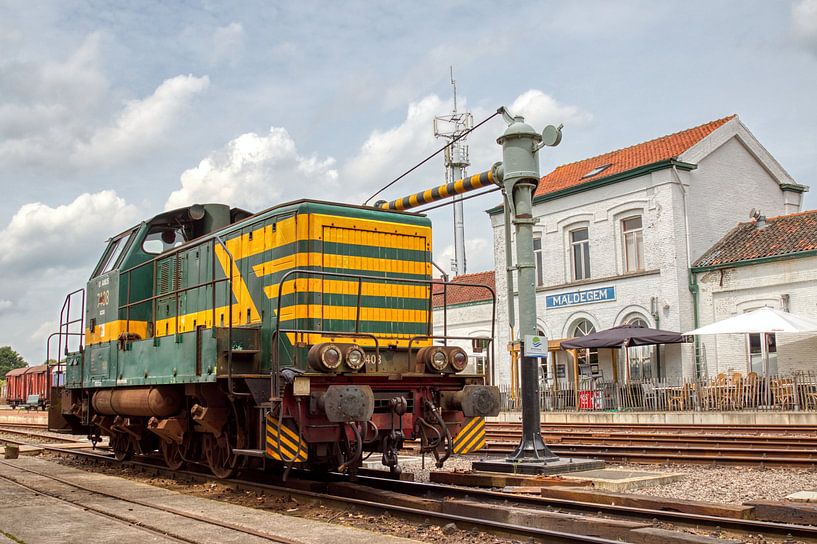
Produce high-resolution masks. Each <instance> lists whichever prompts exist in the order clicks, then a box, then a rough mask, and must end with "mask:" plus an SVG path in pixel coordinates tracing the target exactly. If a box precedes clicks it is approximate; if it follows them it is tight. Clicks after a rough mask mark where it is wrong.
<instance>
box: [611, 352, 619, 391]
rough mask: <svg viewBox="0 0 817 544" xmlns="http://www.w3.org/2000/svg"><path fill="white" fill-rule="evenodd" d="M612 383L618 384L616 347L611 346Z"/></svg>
mask: <svg viewBox="0 0 817 544" xmlns="http://www.w3.org/2000/svg"><path fill="white" fill-rule="evenodd" d="M611 351H612V359H613V383H614V384H616V385H618V348H612V350H611Z"/></svg>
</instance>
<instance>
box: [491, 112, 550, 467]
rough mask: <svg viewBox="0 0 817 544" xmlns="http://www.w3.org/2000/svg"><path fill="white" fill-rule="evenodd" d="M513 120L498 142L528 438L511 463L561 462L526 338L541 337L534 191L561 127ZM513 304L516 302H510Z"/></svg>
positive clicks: (524, 427) (535, 362)
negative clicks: (511, 234)
mask: <svg viewBox="0 0 817 544" xmlns="http://www.w3.org/2000/svg"><path fill="white" fill-rule="evenodd" d="M502 112H503V115H504V117H505V119H506V121H508V122H509V126H508V128H507V129H506V130H505V133H504V134H503V135H502V136H501V137H500V138H498V139H497V143H498V144H500V145H501V146H502V165H501V166H496V168H497V169H499V170H500V173H501V179H502V186H503V188H504V191H505V193H506V195H507V197H508V198H507V200H506V202H507V203H509V204H510V205H511V206H512V209H511V214H510V216H511V218H512V222H513V225H514V230H515V233H516V270H517V277H518V285H519V287H518V296H519V337H520V338H521V339H522V340H523V345H522V349H523V351H522V353H523V356H522V357H521V358H520V361H521V364H520V368H521V370H520V375H521V376H520V377H521V389H522V439H521V440H520V442H519V445H518V446H517V447H516V450H515V451H514V452H513V454H511V456H510V457H509V458H508V461H513V462H519V461H549V460H555V459H557V457H556V455H554V454H553V452H551V451H550V450H549V449H548V447H547V446H546V445H545V443H544V441H543V440H542V435H541V432H540V422H541V416H540V413H539V410H540V406H539V364H538V359H537V358H534V357H525V356H524V349H525V346H524V339H525V336H526V335H536V264H535V262H534V254H533V225H534V223H535V222H536V221H535V219H534V217H533V192H534V190H535V189H536V186H537V184H538V183H539V156H538V154H537V152H538V151H539V149H541V148H542V147H543V146H544V145H551V146H552V145H558V143H559V141H561V127H559V128H556V127H553V126H549V127H547V128H546V129H545V131H544V132H543V134H539V133H538V132H536V131H535V130H534V129H533V127H531V126H530V125H528V124H527V123H525V120H524V118H522V117H519V116H515V117H513V116H511V115H510V114H508V113H507V112H506V111H505V110H504V109H503V110H502ZM543 140H544V142H543ZM508 304H513V300H509V301H508Z"/></svg>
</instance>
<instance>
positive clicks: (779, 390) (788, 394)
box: [771, 379, 794, 409]
mask: <svg viewBox="0 0 817 544" xmlns="http://www.w3.org/2000/svg"><path fill="white" fill-rule="evenodd" d="M771 390H772V402H773V403H774V405H775V406H779V407H780V408H783V409H785V408H790V407H792V406H794V383H793V382H792V380H790V379H777V380H772V381H771Z"/></svg>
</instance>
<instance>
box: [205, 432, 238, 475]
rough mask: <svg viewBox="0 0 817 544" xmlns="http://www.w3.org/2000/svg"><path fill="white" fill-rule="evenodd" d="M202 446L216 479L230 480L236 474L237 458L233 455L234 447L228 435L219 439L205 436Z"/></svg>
mask: <svg viewBox="0 0 817 544" xmlns="http://www.w3.org/2000/svg"><path fill="white" fill-rule="evenodd" d="M201 446H202V449H204V456H205V458H206V459H207V464H208V465H209V466H210V470H211V471H212V472H213V474H214V475H215V476H216V478H222V479H224V478H230V477H232V476H233V475H234V474H235V471H236V462H237V458H236V456H235V455H234V454H233V446H232V445H231V444H230V441H229V440H228V436H227V433H221V436H219V437H218V438H216V437H215V435H212V434H205V435H204V437H203V438H202V445H201Z"/></svg>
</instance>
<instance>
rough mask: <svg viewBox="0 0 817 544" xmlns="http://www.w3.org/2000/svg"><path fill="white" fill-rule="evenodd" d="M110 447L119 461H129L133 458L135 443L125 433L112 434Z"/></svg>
mask: <svg viewBox="0 0 817 544" xmlns="http://www.w3.org/2000/svg"><path fill="white" fill-rule="evenodd" d="M110 446H111V449H112V450H113V455H114V458H115V459H116V460H117V461H120V462H121V461H127V460H128V459H130V458H131V457H133V441H132V440H131V438H130V436H128V435H127V434H125V433H112V434H111V438H110Z"/></svg>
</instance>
